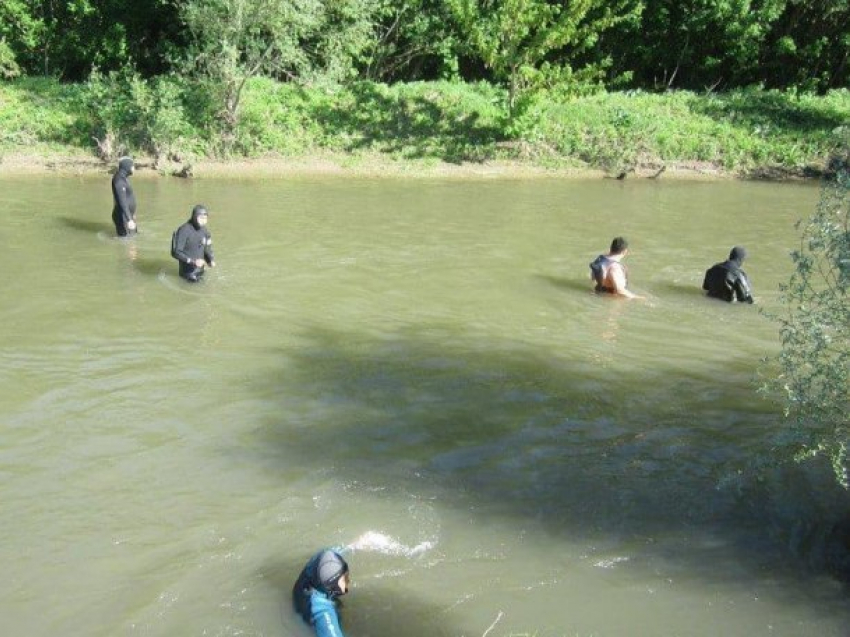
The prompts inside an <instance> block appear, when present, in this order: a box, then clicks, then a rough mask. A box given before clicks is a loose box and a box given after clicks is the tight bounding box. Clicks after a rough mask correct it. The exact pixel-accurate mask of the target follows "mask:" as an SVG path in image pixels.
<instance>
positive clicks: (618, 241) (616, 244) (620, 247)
mask: <svg viewBox="0 0 850 637" xmlns="http://www.w3.org/2000/svg"><path fill="white" fill-rule="evenodd" d="M628 249H629V242H628V241H626V239H625V238H624V237H614V240H613V241H612V242H611V254H623V253H624V252H625V251H626V250H628Z"/></svg>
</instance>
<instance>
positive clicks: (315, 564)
mask: <svg viewBox="0 0 850 637" xmlns="http://www.w3.org/2000/svg"><path fill="white" fill-rule="evenodd" d="M346 573H348V564H347V563H346V561H345V560H344V559H343V558H342V556H341V555H340V554H339V553H338V552H337V551H334V550H332V549H323V550H321V551H319V552H318V553H316V554H315V555H314V556H313V557H312V558H310V561H309V562H307V565H306V566H305V567H304V570H302V571H301V574H300V575H299V576H298V580H297V581H296V582H295V586H293V588H292V602H293V604H294V605H295V610H296V612H298V614H299V615H301V617H302V618H303V619H304V621H305V622H307V623H308V624H310V625H312V626H313V628H314V629H315V631H316V637H345V636H344V634H343V632H342V628H341V627H340V625H339V612H338V609H337V608H338V605H339V601H338V600H337V597H339V595H341V594H342V592H341V590H340V589H339V580H340V578H341V577H342V576H343V575H345V574H346Z"/></svg>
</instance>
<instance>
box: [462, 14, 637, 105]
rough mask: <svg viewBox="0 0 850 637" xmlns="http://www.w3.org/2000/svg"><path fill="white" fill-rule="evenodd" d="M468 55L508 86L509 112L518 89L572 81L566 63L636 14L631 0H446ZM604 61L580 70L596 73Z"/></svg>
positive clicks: (583, 74) (522, 90) (518, 93)
mask: <svg viewBox="0 0 850 637" xmlns="http://www.w3.org/2000/svg"><path fill="white" fill-rule="evenodd" d="M447 2H448V3H449V6H450V7H451V10H452V13H453V15H454V16H455V19H456V20H457V21H458V23H459V24H460V26H461V29H462V31H463V32H464V34H465V35H466V37H467V40H468V43H469V44H468V46H469V49H470V51H471V52H472V53H474V54H475V55H478V56H479V57H480V58H481V59H482V60H483V62H484V64H485V65H486V66H487V67H488V68H489V69H491V71H492V72H493V74H494V76H495V78H496V79H497V80H498V81H502V82H505V83H506V84H507V88H508V107H509V111H510V112H511V113H513V111H514V108H515V106H516V102H517V98H518V97H519V96H520V94H521V93H523V92H525V91H528V90H531V89H533V88H535V87H537V86H541V85H545V84H547V83H553V82H558V81H564V80H565V79H572V76H573V69H572V67H571V65H570V63H571V62H572V61H573V60H575V59H576V58H578V56H579V55H581V54H582V53H584V52H585V51H587V50H589V49H591V48H592V47H593V46H594V45H595V44H596V43H597V42H598V39H599V35H600V33H602V32H603V31H605V30H606V29H610V28H611V27H613V26H614V25H616V24H618V23H620V22H623V21H625V20H629V19H632V18H634V17H635V16H636V15H638V14H639V12H640V8H641V5H640V4H639V3H638V2H636V1H635V0H613V1H605V0H561V1H558V2H556V1H555V0H551V1H547V0H447ZM604 63H605V61H603V62H602V63H597V64H592V65H588V66H586V67H585V68H583V69H581V71H582V72H581V73H579V76H580V77H582V76H583V77H586V78H590V77H594V76H598V73H599V71H600V70H601V67H602V66H603V65H604Z"/></svg>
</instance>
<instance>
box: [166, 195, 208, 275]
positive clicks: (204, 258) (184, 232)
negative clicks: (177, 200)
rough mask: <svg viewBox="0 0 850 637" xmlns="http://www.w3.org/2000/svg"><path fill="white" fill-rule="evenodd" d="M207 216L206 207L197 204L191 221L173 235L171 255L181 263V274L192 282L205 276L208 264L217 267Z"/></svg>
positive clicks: (193, 209)
mask: <svg viewBox="0 0 850 637" xmlns="http://www.w3.org/2000/svg"><path fill="white" fill-rule="evenodd" d="M207 216H208V213H207V209H206V207H204V206H202V205H197V206H195V207H194V208H192V216H191V217H190V219H189V221H187V222H186V223H184V224H183V225H182V226H180V227H179V228H177V230H175V231H174V234H173V235H172V237H171V256H172V257H174V258H175V259H177V261H178V262H179V263H180V276H181V277H183V278H184V279H186V280H187V281H191V282H192V283H197V282H198V281H199V280H200V279H201V277H203V276H204V270H205V269H206V266H207V265H209V266H210V267H215V258H214V257H213V251H212V235H210V231H209V230H207Z"/></svg>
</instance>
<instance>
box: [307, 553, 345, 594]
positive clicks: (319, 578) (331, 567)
mask: <svg viewBox="0 0 850 637" xmlns="http://www.w3.org/2000/svg"><path fill="white" fill-rule="evenodd" d="M346 573H348V564H347V563H346V561H345V560H344V559H342V556H341V555H340V554H339V553H337V552H336V551H331V550H330V549H328V550H326V551H322V552H321V553H320V554H319V556H318V558H317V559H316V571H315V583H316V588H318V589H320V590H322V591H323V592H325V593H327V594H328V595H331V596H333V597H335V596H337V595H341V594H342V591H341V590H340V589H339V580H340V578H341V577H342V576H343V575H345V574H346Z"/></svg>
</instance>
